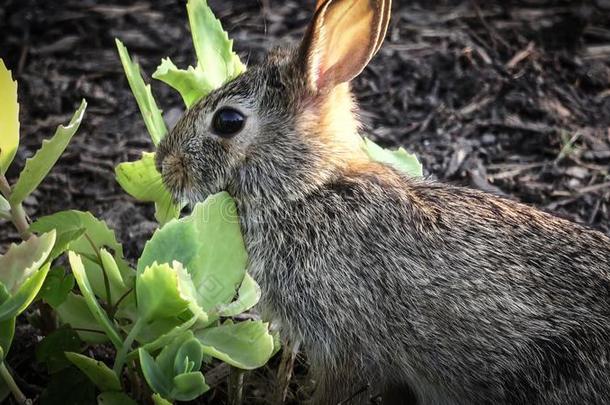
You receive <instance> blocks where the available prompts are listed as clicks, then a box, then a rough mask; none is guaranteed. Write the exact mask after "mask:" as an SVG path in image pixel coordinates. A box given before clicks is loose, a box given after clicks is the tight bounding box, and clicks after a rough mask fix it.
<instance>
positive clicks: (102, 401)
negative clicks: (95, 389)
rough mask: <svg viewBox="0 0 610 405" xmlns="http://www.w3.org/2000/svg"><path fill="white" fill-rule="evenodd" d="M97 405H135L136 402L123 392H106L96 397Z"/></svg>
mask: <svg viewBox="0 0 610 405" xmlns="http://www.w3.org/2000/svg"><path fill="white" fill-rule="evenodd" d="M97 405H137V402H136V401H134V400H133V399H131V398H130V397H129V396H128V395H127V394H125V393H123V392H115V391H108V392H102V393H101V394H100V395H98V396H97Z"/></svg>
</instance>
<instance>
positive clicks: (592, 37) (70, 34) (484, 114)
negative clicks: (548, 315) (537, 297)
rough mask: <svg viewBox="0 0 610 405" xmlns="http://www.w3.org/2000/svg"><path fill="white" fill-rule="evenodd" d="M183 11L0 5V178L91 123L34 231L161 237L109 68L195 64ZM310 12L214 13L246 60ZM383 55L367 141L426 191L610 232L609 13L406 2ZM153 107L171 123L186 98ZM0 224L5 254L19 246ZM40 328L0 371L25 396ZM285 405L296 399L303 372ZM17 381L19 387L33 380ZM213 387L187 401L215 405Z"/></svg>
mask: <svg viewBox="0 0 610 405" xmlns="http://www.w3.org/2000/svg"><path fill="white" fill-rule="evenodd" d="M184 3H185V2H184V1H176V0H160V1H143V0H138V1H119V0H113V1H95V0H64V1H55V2H49V1H43V0H1V1H0V33H1V35H0V57H1V58H2V59H4V61H5V63H6V64H7V66H8V67H9V68H11V69H12V70H13V72H14V75H15V77H16V79H17V80H18V82H19V100H20V103H21V110H20V118H21V134H22V140H21V148H20V150H19V152H18V155H17V157H16V159H15V164H14V166H13V167H12V168H11V170H9V172H8V178H9V180H10V181H14V180H15V179H16V176H17V174H18V173H19V171H20V169H21V168H22V167H23V164H24V161H25V159H26V158H27V157H29V156H31V155H32V154H33V153H34V152H35V150H36V149H37V148H38V147H39V145H40V143H41V141H42V139H44V138H48V137H50V136H51V135H52V134H53V131H54V128H55V127H56V126H57V125H58V124H60V123H65V122H67V121H68V120H69V118H70V116H71V114H72V113H73V111H74V110H75V109H76V107H77V106H78V104H79V102H80V100H81V99H82V98H86V99H87V101H88V103H89V108H88V110H87V113H86V118H85V120H84V122H83V125H82V127H81V129H80V131H79V132H78V134H77V135H76V136H75V138H74V140H73V141H72V143H71V145H70V146H69V147H68V149H67V151H66V153H65V155H64V156H63V157H62V158H61V160H60V161H59V163H58V164H57V166H56V167H55V168H54V169H53V171H52V172H51V174H50V175H49V177H48V178H47V179H46V180H45V181H44V183H43V184H42V185H41V186H40V188H39V189H38V190H37V191H36V192H35V193H34V194H33V195H32V196H31V197H30V198H29V199H28V200H27V201H26V203H25V206H26V210H27V211H28V213H29V215H30V216H31V217H32V218H36V217H39V216H41V215H45V214H49V213H52V212H56V211H60V210H65V209H79V210H88V211H91V212H92V213H93V214H94V215H96V216H98V217H99V218H102V219H104V220H106V221H107V222H108V224H109V225H110V226H111V227H112V228H114V229H115V230H116V231H117V234H118V236H119V238H120V240H121V241H122V242H123V243H124V245H125V251H126V255H127V256H128V257H129V258H130V259H131V260H133V259H135V258H137V257H138V254H139V252H140V251H141V250H142V247H143V244H144V242H145V241H146V240H147V239H148V237H149V236H150V235H151V234H152V232H153V231H154V229H155V226H156V225H155V222H154V217H153V211H152V209H151V207H150V206H149V205H148V204H141V203H137V202H136V201H134V200H133V199H132V198H130V197H129V196H128V195H126V194H125V193H124V192H123V191H122V190H121V189H120V187H119V186H118V184H117V183H116V181H115V178H114V166H115V165H116V164H118V163H120V162H123V161H127V160H135V159H137V158H138V157H139V156H140V153H141V152H142V151H149V150H152V145H151V142H150V140H149V137H148V135H147V133H146V129H145V127H144V124H143V121H142V120H141V117H140V114H139V111H138V108H137V106H136V104H135V101H134V98H133V96H132V94H131V91H130V90H129V87H128V85H127V82H126V80H125V78H124V74H123V71H122V67H121V65H120V62H119V59H118V56H117V53H116V49H115V45H114V38H115V37H118V38H120V39H121V40H122V41H123V42H124V43H125V45H126V46H127V47H128V49H129V50H130V52H131V54H132V56H134V57H135V58H136V59H137V61H138V62H139V63H140V64H141V66H142V69H143V72H144V73H145V78H146V80H147V81H150V74H151V73H152V72H153V71H154V69H155V68H156V66H157V65H158V64H159V62H160V60H161V58H162V57H165V56H170V57H171V58H172V60H173V61H174V62H175V63H176V64H177V65H178V66H181V67H185V66H188V65H189V64H193V63H194V60H195V58H194V52H193V48H192V44H191V39H190V33H189V30H188V24H187V17H186V9H185V4H184ZM312 3H313V1H312V0H309V1H305V0H300V1H295V0H287V1H277V0H260V1H254V0H210V4H211V6H212V8H213V10H214V11H215V13H216V14H217V16H219V17H220V18H221V20H222V22H223V25H224V27H225V28H226V29H227V30H228V31H229V33H230V35H231V37H232V38H233V39H234V40H235V47H236V49H237V51H238V52H239V54H240V55H241V56H242V59H243V60H244V61H248V63H250V64H254V63H256V62H257V61H260V60H261V58H262V56H263V55H264V53H265V51H266V50H268V49H269V48H271V47H275V46H278V45H282V44H295V43H296V41H297V39H298V38H299V36H300V35H302V33H303V30H304V27H305V25H306V24H307V22H308V20H309V18H310V15H311V8H312ZM392 18H393V20H392V23H391V26H390V29H389V33H388V36H387V39H386V43H385V45H384V47H383V48H382V49H381V51H380V53H379V55H378V56H377V57H376V58H375V59H374V60H373V62H372V64H371V65H370V67H369V68H368V69H366V70H365V72H364V73H363V74H362V75H361V76H360V77H359V78H358V79H357V80H356V81H355V83H354V89H355V94H356V96H357V98H358V100H359V101H360V103H361V107H362V112H361V117H362V119H363V121H364V122H365V132H366V133H367V134H368V136H370V137H371V138H372V139H374V140H376V141H378V142H379V143H381V144H382V145H384V146H394V147H395V146H404V147H405V148H406V149H408V150H409V151H412V152H415V153H416V154H417V156H418V157H419V158H420V159H421V161H422V163H423V165H424V168H425V174H426V176H427V177H429V178H431V179H438V180H440V181H445V182H452V183H456V184H461V185H465V186H469V187H473V188H479V189H482V190H486V191H488V192H492V193H497V194H501V195H505V196H508V197H510V198H513V199H515V200H520V201H523V202H526V203H528V204H532V205H535V206H537V207H539V208H540V209H543V210H546V211H548V212H551V213H553V214H555V215H558V216H562V217H566V218H569V219H570V220H573V221H576V222H579V223H582V224H584V225H587V226H590V227H593V228H596V229H599V230H600V231H602V232H605V233H606V234H610V1H608V0H595V1H576V0H566V1H561V0H519V1H517V0H515V1H499V0H498V1H489V0H487V1H480V2H478V3H477V2H476V1H474V0H464V1H450V0H444V1H438V0H437V1H421V2H418V1H406V0H405V1H400V0H394V6H393V17H392ZM152 87H153V93H154V94H155V96H156V99H157V101H158V102H159V104H160V106H161V107H162V108H163V109H164V117H165V119H166V121H167V122H168V123H169V124H170V125H171V124H172V123H174V122H175V121H176V119H177V118H178V117H179V116H180V114H181V113H182V111H183V104H182V101H181V99H180V98H179V96H178V95H177V94H176V93H174V92H173V91H172V90H171V89H169V88H168V87H166V86H165V85H163V84H162V83H159V82H153V84H152ZM17 236H18V235H17V233H16V232H15V231H14V230H13V229H12V227H11V226H9V224H7V223H0V248H1V249H0V251H4V250H5V249H6V247H7V246H8V244H9V243H10V242H13V241H16V240H17V239H18V237H17ZM40 338H41V337H40V331H39V330H38V329H37V328H35V327H33V326H30V325H28V324H26V323H25V322H22V323H20V325H19V327H18V331H17V338H16V342H15V346H14V348H13V349H12V351H11V354H10V356H9V362H10V364H11V365H12V366H13V367H14V368H15V369H16V371H17V374H18V375H19V376H20V378H21V381H19V382H20V383H21V386H22V387H23V389H24V391H25V392H26V394H28V395H29V396H30V397H36V396H38V395H39V394H40V392H41V389H42V388H43V387H44V385H45V384H46V377H45V376H44V369H41V367H40V366H39V365H37V364H36V362H35V360H34V349H33V348H34V344H35V343H36V342H37V341H39V340H40ZM278 362H279V360H278V359H274V360H273V361H272V362H271V364H270V366H268V367H265V368H263V369H261V370H258V371H256V372H254V373H251V374H249V375H248V376H247V377H246V381H247V387H246V388H247V389H246V395H247V397H246V401H245V402H246V403H265V401H266V398H268V392H269V387H270V386H271V384H272V381H273V375H274V372H275V371H274V370H275V366H276V365H277V363H278ZM295 374H296V377H295V379H294V381H293V384H292V385H291V387H290V390H289V400H290V401H293V402H296V401H298V400H301V399H303V398H305V397H306V396H307V393H308V391H309V389H310V386H311V382H310V381H309V380H308V379H307V377H306V362H305V361H304V360H303V359H301V360H300V361H298V362H297V368H296V370H295ZM26 382H27V383H26ZM225 389H226V386H225V385H224V384H220V385H218V386H217V387H215V388H214V389H213V390H212V393H211V394H208V395H206V396H205V397H202V398H201V399H200V400H198V401H199V402H196V403H222V402H223V401H224V398H225V396H224V390H225Z"/></svg>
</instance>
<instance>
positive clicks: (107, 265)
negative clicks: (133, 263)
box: [100, 249, 128, 299]
mask: <svg viewBox="0 0 610 405" xmlns="http://www.w3.org/2000/svg"><path fill="white" fill-rule="evenodd" d="M100 258H101V259H102V268H103V269H104V272H105V273H106V276H107V277H108V282H109V283H110V286H111V287H112V288H113V289H114V290H116V291H117V292H119V293H120V294H121V296H122V295H123V294H124V293H125V292H127V290H128V287H127V285H125V281H124V280H123V275H122V274H121V270H119V266H118V265H117V263H116V260H114V256H112V255H111V254H110V252H108V251H107V250H106V249H100ZM116 299H119V297H118V296H117V297H116Z"/></svg>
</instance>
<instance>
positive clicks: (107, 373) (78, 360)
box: [66, 352, 121, 391]
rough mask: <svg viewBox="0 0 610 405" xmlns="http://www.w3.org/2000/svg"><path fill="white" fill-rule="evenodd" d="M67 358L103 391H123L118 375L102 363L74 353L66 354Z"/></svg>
mask: <svg viewBox="0 0 610 405" xmlns="http://www.w3.org/2000/svg"><path fill="white" fill-rule="evenodd" d="M66 357H67V359H68V360H70V361H71V362H72V364H74V365H75V366H76V367H78V368H79V369H80V370H81V371H82V372H83V373H84V374H85V375H86V376H87V377H89V380H91V382H92V383H93V384H95V385H96V386H97V388H99V389H100V390H101V391H120V390H121V382H120V381H119V379H118V377H117V376H116V374H114V372H113V371H112V370H111V369H110V368H109V367H108V366H107V365H105V364H104V363H102V362H101V361H98V360H95V359H92V358H91V357H87V356H85V355H82V354H80V353H74V352H66Z"/></svg>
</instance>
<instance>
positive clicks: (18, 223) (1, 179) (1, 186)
mask: <svg viewBox="0 0 610 405" xmlns="http://www.w3.org/2000/svg"><path fill="white" fill-rule="evenodd" d="M0 192H1V193H2V195H4V197H5V198H6V199H7V201H8V202H9V204H10V206H11V221H12V222H13V224H14V225H15V228H17V231H19V235H21V239H23V240H28V239H30V236H32V233H31V232H30V231H29V229H30V225H29V224H28V217H27V215H26V213H25V210H24V209H23V205H22V204H21V203H19V204H13V203H12V202H11V201H10V199H9V197H10V195H11V186H10V185H9V184H8V180H7V179H6V176H4V175H3V174H2V175H0Z"/></svg>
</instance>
